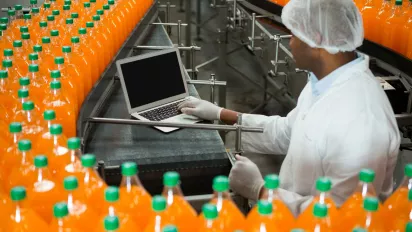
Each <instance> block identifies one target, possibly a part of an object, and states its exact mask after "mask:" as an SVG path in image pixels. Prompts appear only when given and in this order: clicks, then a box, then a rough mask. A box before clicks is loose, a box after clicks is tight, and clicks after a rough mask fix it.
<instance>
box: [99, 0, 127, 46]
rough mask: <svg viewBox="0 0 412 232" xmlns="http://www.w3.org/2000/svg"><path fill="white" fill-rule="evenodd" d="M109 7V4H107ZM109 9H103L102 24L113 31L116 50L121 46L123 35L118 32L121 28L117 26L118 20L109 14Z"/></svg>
mask: <svg viewBox="0 0 412 232" xmlns="http://www.w3.org/2000/svg"><path fill="white" fill-rule="evenodd" d="M109 7H110V6H109ZM110 12H111V11H110V9H109V10H105V11H104V17H105V18H104V24H105V25H106V26H107V27H109V28H111V31H113V34H114V38H115V40H114V41H115V46H114V47H115V50H116V52H117V50H118V49H119V48H120V47H121V46H122V44H123V41H124V38H123V35H122V34H121V33H120V32H121V28H120V26H119V24H118V23H119V22H118V21H116V20H115V18H114V17H113V16H112V15H111V13H110Z"/></svg>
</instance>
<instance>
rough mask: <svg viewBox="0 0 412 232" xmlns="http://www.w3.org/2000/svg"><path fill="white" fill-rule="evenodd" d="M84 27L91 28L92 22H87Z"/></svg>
mask: <svg viewBox="0 0 412 232" xmlns="http://www.w3.org/2000/svg"><path fill="white" fill-rule="evenodd" d="M86 27H87V28H93V27H94V22H87V23H86Z"/></svg>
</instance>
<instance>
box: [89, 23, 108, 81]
mask: <svg viewBox="0 0 412 232" xmlns="http://www.w3.org/2000/svg"><path fill="white" fill-rule="evenodd" d="M90 29H91V28H88V30H87V32H88V33H89V36H88V38H89V39H90V41H89V42H90V44H89V45H90V46H92V48H93V50H95V51H97V54H98V57H100V60H99V65H100V66H99V67H100V73H103V71H104V70H105V69H106V65H107V64H108V63H109V61H110V58H109V54H108V53H107V52H106V49H105V45H104V40H103V38H102V36H101V35H99V34H98V33H97V31H96V30H95V29H96V28H92V30H90Z"/></svg>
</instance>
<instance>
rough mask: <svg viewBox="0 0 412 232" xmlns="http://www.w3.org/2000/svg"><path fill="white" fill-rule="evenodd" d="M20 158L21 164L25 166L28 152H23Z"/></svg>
mask: <svg viewBox="0 0 412 232" xmlns="http://www.w3.org/2000/svg"><path fill="white" fill-rule="evenodd" d="M20 156H21V157H20V158H21V164H24V163H26V162H27V152H26V151H22V152H20Z"/></svg>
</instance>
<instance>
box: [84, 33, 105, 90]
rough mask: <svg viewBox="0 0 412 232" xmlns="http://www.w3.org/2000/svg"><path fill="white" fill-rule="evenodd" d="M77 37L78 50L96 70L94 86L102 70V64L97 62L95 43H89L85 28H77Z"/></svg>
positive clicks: (97, 55) (97, 54)
mask: <svg viewBox="0 0 412 232" xmlns="http://www.w3.org/2000/svg"><path fill="white" fill-rule="evenodd" d="M79 37H80V48H81V49H82V50H83V51H84V54H85V56H86V59H87V60H88V61H91V63H92V64H95V65H93V66H92V67H95V68H97V71H96V73H97V75H96V76H93V80H92V84H94V83H95V82H96V81H97V80H98V79H99V78H100V75H101V74H102V73H103V70H104V68H105V67H104V64H103V62H101V61H100V62H99V53H97V49H98V47H97V46H96V44H95V43H89V42H91V41H90V40H89V37H88V35H87V29H86V28H79Z"/></svg>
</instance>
